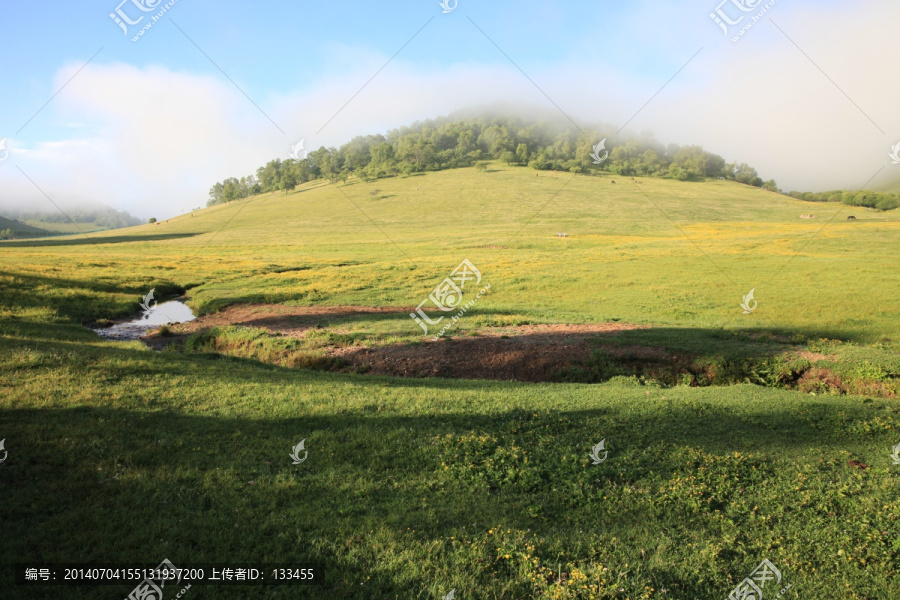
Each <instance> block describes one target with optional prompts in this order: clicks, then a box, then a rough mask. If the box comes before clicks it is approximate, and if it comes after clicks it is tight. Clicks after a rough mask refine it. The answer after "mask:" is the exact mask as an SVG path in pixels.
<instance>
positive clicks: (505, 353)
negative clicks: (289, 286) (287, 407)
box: [143, 304, 666, 382]
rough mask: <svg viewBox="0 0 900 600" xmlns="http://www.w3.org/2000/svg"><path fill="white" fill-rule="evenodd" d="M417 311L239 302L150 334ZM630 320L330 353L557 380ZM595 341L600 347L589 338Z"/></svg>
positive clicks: (618, 351)
mask: <svg viewBox="0 0 900 600" xmlns="http://www.w3.org/2000/svg"><path fill="white" fill-rule="evenodd" d="M413 310H414V308H413V307H408V308H404V307H400V308H398V307H371V306H316V307H305V306H284V305H279V304H254V305H235V306H231V307H227V308H225V309H223V310H221V311H219V312H217V313H214V314H209V315H205V316H202V317H198V318H197V319H195V320H193V321H191V322H188V323H180V324H177V325H173V326H171V327H170V328H169V333H168V334H167V335H166V336H159V335H155V334H153V335H149V336H146V337H145V338H143V339H144V341H145V342H146V343H147V344H149V345H150V346H151V347H153V348H155V349H162V348H163V347H165V346H167V345H169V344H172V343H175V344H178V345H180V344H182V343H183V342H184V340H185V339H186V338H187V337H188V336H190V335H191V334H194V333H198V332H201V331H205V330H207V329H210V328H212V327H225V326H235V325H236V326H245V327H257V328H261V329H264V330H266V331H268V332H269V333H272V334H280V335H285V336H291V337H296V338H302V337H303V335H304V334H305V332H306V331H307V330H309V329H311V328H316V327H326V326H331V327H332V330H334V329H333V326H334V324H335V323H334V322H335V320H337V319H344V318H353V317H359V316H367V315H390V314H396V315H405V314H408V313H410V312H412V311H413ZM641 328H643V327H642V326H638V325H631V324H627V323H612V322H611V323H598V324H584V325H519V326H507V327H488V328H482V329H480V330H479V331H478V332H477V335H473V336H467V337H451V338H449V339H440V340H438V341H432V339H431V338H430V337H426V338H421V341H416V342H413V343H407V344H394V345H387V346H359V345H355V346H330V347H328V348H326V349H325V353H326V356H328V357H333V358H340V359H342V360H343V361H345V364H346V365H347V368H348V370H353V371H356V372H364V373H370V374H378V375H392V376H398V377H445V378H466V379H495V380H516V381H531V382H539V381H551V380H552V379H553V376H554V374H556V373H557V372H558V371H559V370H561V369H565V368H567V367H570V366H573V365H577V364H581V363H582V362H583V361H585V360H587V359H589V358H590V356H591V352H592V350H593V349H595V348H596V347H597V341H596V338H597V337H598V336H599V335H609V334H613V335H614V334H615V333H617V332H620V331H626V330H632V329H641ZM592 338H593V339H594V341H593V343H592V342H589V340H591V339H592ZM609 351H610V354H611V355H613V356H620V357H628V358H639V357H646V358H651V357H652V359H654V360H660V359H663V358H664V356H665V354H666V353H665V351H664V350H663V349H661V348H650V347H642V346H623V347H617V346H610V347H609Z"/></svg>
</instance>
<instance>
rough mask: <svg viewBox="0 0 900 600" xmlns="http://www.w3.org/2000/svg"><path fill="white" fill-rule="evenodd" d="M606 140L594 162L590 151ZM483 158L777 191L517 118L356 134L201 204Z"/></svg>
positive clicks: (652, 150)
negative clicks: (310, 183) (716, 180)
mask: <svg viewBox="0 0 900 600" xmlns="http://www.w3.org/2000/svg"><path fill="white" fill-rule="evenodd" d="M604 138H605V139H606V144H605V150H601V151H600V156H601V157H603V156H604V155H605V152H609V155H608V156H607V157H606V160H604V161H603V162H602V163H601V164H599V165H595V164H593V162H594V161H593V159H592V158H591V156H590V154H591V152H593V147H594V145H596V144H597V143H598V142H600V141H601V140H603V139H604ZM486 160H500V161H503V162H506V163H507V164H510V165H521V166H529V167H532V168H534V169H538V170H541V171H551V170H556V171H568V172H571V173H585V174H587V173H591V172H595V171H606V172H610V173H614V174H616V175H623V176H647V177H651V176H657V177H669V178H673V179H678V180H681V181H687V180H698V179H704V178H723V179H729V180H733V181H738V182H740V183H745V184H748V185H753V186H757V187H765V188H767V189H771V190H773V191H775V190H777V187H776V185H775V182H774V181H766V182H764V181H763V180H762V178H761V177H759V175H758V173H757V172H756V170H755V169H754V168H753V167H750V166H749V165H746V164H744V163H740V164H734V163H727V162H725V159H724V158H722V157H721V156H718V155H716V154H712V153H710V152H706V151H704V150H703V148H701V147H700V146H683V147H682V146H677V145H675V144H670V145H668V146H663V145H662V144H660V143H659V142H657V141H656V140H655V139H653V138H652V136H648V135H643V136H640V137H636V136H622V137H615V136H614V134H611V133H602V132H599V131H582V130H578V129H576V128H574V127H568V128H566V127H561V126H560V125H555V124H552V123H549V122H541V123H526V122H525V121H523V120H522V119H519V118H512V117H505V118H487V117H481V118H472V119H466V120H451V119H449V118H447V119H437V120H428V121H424V122H421V123H415V124H414V125H412V126H410V127H402V128H399V129H394V130H392V131H390V132H388V133H387V135H380V134H379V135H367V136H359V137H356V138H354V139H352V140H350V141H349V142H347V143H346V144H344V145H343V146H341V147H340V148H324V147H322V148H319V149H318V150H314V151H312V152H309V154H308V155H307V157H306V159H304V160H294V159H286V160H281V159H275V160H272V161H269V162H268V163H266V165H265V166H262V167H260V168H259V169H257V170H256V174H255V175H250V176H248V177H241V178H240V179H238V178H235V177H230V178H228V179H226V180H224V181H222V182H219V183H216V184H215V185H214V186H213V187H212V188H211V189H210V192H209V202H208V205H209V206H212V205H215V204H220V203H223V202H231V201H233V200H240V199H242V198H247V197H248V196H253V195H256V194H262V193H266V192H272V191H275V190H284V191H285V192H287V191H290V190H293V189H294V188H295V187H297V186H298V185H300V184H303V183H306V182H307V181H312V180H315V179H324V180H328V181H331V182H339V181H341V182H342V181H346V180H347V179H349V178H350V177H351V176H354V177H357V178H358V179H360V180H363V181H369V180H372V179H380V178H383V177H393V176H397V175H409V174H411V173H416V172H424V171H440V170H443V169H454V168H459V167H471V166H473V165H476V164H477V163H479V162H482V161H486Z"/></svg>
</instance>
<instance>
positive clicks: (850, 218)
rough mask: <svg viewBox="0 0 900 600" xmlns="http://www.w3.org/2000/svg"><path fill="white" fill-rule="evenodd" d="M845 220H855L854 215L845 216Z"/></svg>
mask: <svg viewBox="0 0 900 600" xmlns="http://www.w3.org/2000/svg"><path fill="white" fill-rule="evenodd" d="M847 220H848V221H855V220H856V217H854V216H853V215H850V216H849V217H847Z"/></svg>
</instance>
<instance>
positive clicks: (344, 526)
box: [0, 342, 888, 600]
mask: <svg viewBox="0 0 900 600" xmlns="http://www.w3.org/2000/svg"><path fill="white" fill-rule="evenodd" d="M21 346H22V347H27V348H30V349H33V350H35V351H39V352H45V353H52V354H50V355H51V356H56V355H57V354H58V352H59V350H60V344H59V343H56V344H54V343H49V342H48V343H35V342H29V343H27V344H25V343H23V344H21ZM5 347H8V346H5ZM71 347H72V349H73V351H74V352H76V353H78V356H77V358H73V359H72V360H74V361H75V362H77V365H78V369H77V379H71V380H70V379H67V378H68V377H72V376H73V375H71V374H67V375H65V377H64V378H63V379H61V380H59V381H58V382H55V383H53V384H51V385H50V387H47V388H34V387H32V388H29V389H31V390H32V391H31V392H29V393H30V394H31V395H32V396H31V397H32V398H33V400H34V401H35V403H36V404H42V403H44V402H45V401H46V404H44V405H43V407H42V408H22V404H21V401H19V402H17V403H16V404H14V405H11V406H10V407H9V408H6V409H4V410H2V411H0V431H2V432H3V437H4V438H5V439H6V450H7V451H9V458H8V460H7V461H5V463H4V464H2V465H0V489H3V496H4V500H3V503H4V516H3V537H4V540H5V543H6V552H7V553H8V554H9V555H10V556H15V557H16V560H17V561H19V562H22V561H41V562H88V563H89V562H101V561H105V562H113V563H123V562H128V561H136V562H141V563H148V562H158V561H161V560H162V559H163V558H168V559H169V560H171V561H172V562H173V563H174V564H175V565H177V566H189V565H191V564H197V563H212V562H228V561H258V562H273V563H274V562H286V561H292V562H296V563H302V562H305V561H308V562H317V563H323V564H324V567H325V573H324V575H323V577H324V581H325V583H326V585H325V586H324V587H321V588H312V589H303V588H291V589H290V591H287V590H285V589H281V590H276V591H279V594H284V593H285V592H287V595H288V596H289V597H298V598H321V597H328V598H342V599H344V598H346V599H359V600H363V599H366V600H368V599H369V598H372V597H377V598H386V597H394V596H395V595H399V596H400V597H417V596H418V595H422V594H423V593H424V592H425V590H430V589H431V586H433V585H434V582H435V579H436V578H438V577H440V578H446V577H448V576H452V575H450V574H452V573H453V572H457V573H458V572H460V570H465V571H472V572H473V573H475V574H476V575H475V576H476V577H477V578H478V579H479V580H483V581H484V582H485V585H488V584H489V583H490V582H491V581H493V580H492V579H491V578H492V575H491V570H497V569H498V568H501V567H502V561H501V562H499V563H498V561H497V557H496V554H495V552H494V544H493V541H492V540H491V543H488V542H485V543H483V544H481V542H479V544H480V545H477V546H476V550H473V551H471V552H468V551H460V550H459V549H457V548H456V547H455V546H453V545H452V544H451V541H450V540H451V538H455V539H458V540H469V539H470V538H473V537H474V538H478V539H480V537H479V536H482V537H483V536H484V535H485V534H486V532H487V531H488V530H489V529H490V528H493V527H496V526H497V525H498V524H500V525H502V527H503V528H509V529H511V530H517V531H522V532H525V531H528V532H531V533H529V534H528V535H529V536H530V535H531V534H532V533H533V534H534V535H536V536H538V539H543V540H549V547H544V546H542V547H541V551H542V552H544V553H545V554H544V555H543V556H542V558H543V559H544V560H545V561H547V562H549V561H550V560H553V561H556V560H557V559H559V557H560V556H562V557H563V558H561V559H560V560H563V561H565V560H566V559H567V557H568V558H573V559H577V560H589V559H592V557H593V553H592V551H589V550H587V548H588V547H590V546H591V543H592V542H591V540H593V539H594V536H596V535H597V534H598V532H599V535H600V536H601V538H602V539H603V540H604V541H605V546H609V547H611V546H614V545H616V544H615V540H616V539H618V540H620V542H618V547H619V548H621V547H623V546H622V545H623V544H624V548H625V549H624V550H620V552H621V553H620V554H619V555H618V557H619V559H620V560H621V562H622V563H623V564H624V563H625V562H629V561H630V562H632V563H633V564H638V563H639V561H641V559H642V556H643V554H642V551H641V553H639V550H640V549H642V548H655V547H656V546H657V545H658V541H654V540H655V539H656V538H657V536H658V535H659V533H660V531H661V530H664V531H665V535H666V536H671V537H678V536H685V537H687V536H691V539H693V540H695V541H697V540H698V539H699V540H700V545H701V546H703V547H705V545H708V544H716V543H719V538H720V536H721V535H722V531H720V530H719V529H718V526H717V525H715V524H714V523H715V521H712V522H711V521H710V519H709V518H708V517H709V515H708V513H709V512H711V511H726V510H727V509H728V507H730V506H738V505H740V504H741V501H742V500H743V499H744V498H745V496H746V495H747V494H751V490H753V491H755V493H757V494H759V493H760V490H765V489H766V486H770V487H771V486H777V485H781V484H782V483H783V482H784V481H785V477H786V476H785V473H784V472H782V471H781V470H782V469H785V470H787V471H788V472H790V469H792V468H794V466H795V465H796V464H798V463H802V462H804V461H805V462H809V461H810V460H813V461H815V460H819V461H821V460H822V459H821V457H823V456H824V457H828V456H832V455H833V456H835V457H840V456H841V453H842V452H853V453H854V454H855V455H856V456H858V457H859V458H861V459H863V460H866V461H869V462H872V463H873V464H875V460H877V456H876V452H875V451H873V450H872V449H871V448H869V445H870V444H871V443H872V440H873V436H872V434H871V433H868V430H867V429H866V423H870V422H872V421H873V420H877V419H878V418H883V417H884V416H885V415H886V413H885V412H883V411H884V410H885V406H883V405H882V404H883V403H874V404H868V405H867V404H862V403H859V402H854V401H852V399H847V398H826V399H819V398H810V397H808V396H802V395H797V394H790V393H788V392H781V391H771V390H767V391H762V390H761V391H759V392H757V391H756V389H757V388H751V387H749V386H748V387H745V388H740V389H741V390H742V391H740V392H739V393H736V392H735V391H734V390H724V391H717V390H703V391H698V390H686V389H683V388H682V389H678V390H660V389H654V388H645V387H641V386H630V387H629V386H616V385H613V386H608V387H607V386H600V387H593V388H584V387H580V386H579V387H568V388H566V390H567V391H565V392H563V391H562V390H563V388H561V387H559V386H546V387H544V388H543V389H539V388H534V387H530V386H528V387H525V388H523V387H522V386H519V385H516V384H510V383H500V382H484V381H449V380H437V379H427V380H421V379H419V380H414V379H406V380H398V379H392V378H384V377H367V378H359V377H354V376H350V375H344V374H326V373H314V372H298V371H295V370H290V369H283V368H278V367H273V366H266V365H260V364H258V363H256V362H254V361H249V360H241V359H233V358H218V359H215V360H210V359H208V358H207V357H203V356H182V355H178V354H149V355H148V353H147V352H143V351H138V350H132V349H128V348H122V347H118V346H111V347H107V348H95V349H92V350H90V351H84V350H80V351H79V350H77V345H75V344H73V345H72V346H71ZM101 357H106V358H107V359H111V361H112V362H110V361H100V360H98V359H99V358H101ZM53 360H54V361H57V360H59V359H58V358H54V359H53ZM41 368H50V365H46V364H44V365H43V366H42V367H41ZM51 372H52V371H51ZM66 372H67V373H68V371H66ZM73 373H74V372H73ZM82 378H83V380H84V382H85V383H87V382H102V385H100V386H99V387H96V389H95V391H96V392H99V393H101V394H102V398H103V399H102V400H101V399H99V398H98V399H97V400H94V399H90V400H86V399H82V400H79V401H78V402H92V403H94V405H92V406H87V405H82V406H68V407H66V406H65V405H62V406H60V403H61V402H65V400H64V399H63V400H61V399H60V397H59V394H60V393H62V392H64V389H65V386H69V387H70V388H72V389H73V392H74V389H76V388H77V387H80V384H79V381H81V379H82ZM136 382H143V383H144V385H140V386H135V383H136ZM29 385H32V386H33V385H34V384H33V382H32V383H31V384H29ZM60 386H63V387H60ZM568 390H572V391H568ZM588 390H589V391H588ZM757 394H759V395H757ZM763 394H764V395H763ZM45 395H48V396H47V397H46V398H45V397H44V396H45ZM879 411H882V412H879ZM875 437H876V438H878V440H877V441H878V444H881V438H882V437H885V436H884V435H877V436H875ZM600 438H604V439H606V440H607V448H608V449H609V450H610V452H611V455H610V460H608V461H606V462H604V463H603V464H602V465H597V466H593V465H592V466H588V461H587V453H588V452H589V450H590V448H591V447H592V445H593V444H596V443H597V442H598V441H599V439H600ZM300 440H305V451H307V452H308V453H309V454H308V457H307V458H306V459H305V460H304V461H303V462H302V463H301V464H300V465H294V464H292V460H291V458H290V457H289V454H290V452H291V449H292V448H293V447H294V446H295V445H296V444H297V443H298V442H299V441H300ZM878 444H876V445H877V447H878V448H880V447H881V445H884V446H885V448H887V447H888V446H887V445H886V444H887V440H886V439H885V441H884V444H881V445H878ZM513 450H514V451H515V453H514V454H509V451H513ZM517 454H518V456H517ZM870 455H871V456H870ZM523 457H524V458H527V460H523ZM881 458H883V459H884V461H883V462H886V461H887V458H886V457H881ZM720 461H721V462H720ZM843 462H844V461H843V460H841V459H840V458H838V459H836V460H831V461H827V460H826V462H824V463H822V467H821V469H822V470H821V475H820V476H817V477H819V478H820V479H821V481H818V482H812V483H810V484H809V487H810V489H815V484H817V483H818V484H822V485H827V487H828V489H831V488H833V487H835V486H841V485H848V483H847V481H849V478H850V477H853V476H855V475H854V473H855V472H854V471H851V470H849V468H848V467H845V466H844V465H843ZM726 467H727V470H726V471H724V473H725V477H726V478H727V480H728V481H732V480H735V481H738V482H739V485H724V484H723V485H721V486H720V487H718V488H716V489H715V491H714V492H713V491H709V492H708V496H709V497H706V496H701V497H696V498H695V497H693V496H690V495H688V496H685V497H684V498H681V499H679V498H664V497H663V496H659V497H655V496H650V494H651V490H652V489H654V486H664V485H668V483H667V482H670V481H675V480H678V481H681V480H684V481H688V480H691V479H696V478H698V477H699V478H701V479H703V480H704V481H705V480H706V479H705V478H709V482H710V485H712V484H713V482H717V481H722V480H724V479H723V477H722V472H720V470H721V469H725V468H726ZM672 485H676V484H672ZM678 485H680V484H678ZM785 485H786V484H785ZM790 485H791V486H792V485H793V483H791V484H790ZM678 489H679V488H678V487H677V485H676V487H674V488H672V490H674V491H677V490H678ZM698 489H700V488H698ZM786 489H787V488H786ZM745 490H746V491H745ZM638 492H640V493H638ZM705 493H707V492H705ZM752 497H753V501H754V502H756V503H759V504H760V506H763V507H765V506H767V504H765V503H766V502H769V501H770V499H769V498H767V497H760V496H752ZM651 500H652V501H651ZM777 500H779V501H780V499H777ZM771 501H774V500H771ZM856 501H857V500H856V499H853V498H851V499H850V500H848V501H847V504H846V506H845V505H841V507H840V508H838V509H837V510H843V509H844V508H846V509H847V510H853V506H855V504H854V503H855V502H856ZM698 502H700V503H701V506H700V509H696V508H692V507H694V506H695V505H696V504H697V503H698ZM823 502H824V500H823ZM776 506H781V504H776ZM785 506H786V509H784V508H783V509H782V510H787V512H789V513H790V512H791V509H790V506H789V505H785ZM833 509H834V508H833V506H832V505H830V504H829V505H828V506H827V507H826V506H825V505H823V506H822V507H819V508H818V509H816V510H815V511H812V512H810V513H809V514H808V515H807V516H813V513H815V516H817V517H818V516H819V512H821V513H822V515H821V516H822V518H824V511H826V510H833ZM731 510H737V509H731ZM763 510H765V508H764V509H763ZM728 518H729V519H731V518H737V517H736V516H735V515H732V514H729V516H728ZM782 518H783V517H782ZM711 523H712V524H711ZM648 524H655V525H653V526H648ZM742 526H743V527H744V528H745V529H746V530H745V534H746V535H747V536H748V540H753V539H754V536H757V535H758V536H760V538H766V536H769V535H772V536H774V535H776V532H771V531H769V530H770V529H771V528H772V523H769V522H767V521H758V520H757V521H748V522H745V523H744V524H743V525H742ZM783 533H784V532H783V530H780V531H778V532H777V535H783ZM863 533H865V532H863ZM825 537H827V536H825ZM766 539H767V538H766ZM789 539H790V538H789ZM804 539H805V538H804ZM808 542H809V540H807V541H806V542H804V544H807V543H808ZM827 542H828V546H829V548H831V547H832V546H833V540H827ZM785 543H789V542H785ZM748 544H749V542H748ZM482 546H483V547H482ZM688 546H689V545H688V544H679V545H678V546H677V548H676V549H672V550H670V552H671V553H672V554H671V555H669V556H667V557H666V565H672V564H689V563H690V562H691V561H690V560H688V559H690V558H696V557H695V556H693V555H691V554H690V551H689V550H687V548H688ZM750 546H752V544H750ZM757 550H758V548H755V547H749V546H748V548H745V549H744V550H742V552H746V553H748V555H747V556H745V555H744V554H742V553H734V552H731V553H727V552H725V553H723V554H721V555H720V556H719V557H718V558H717V559H716V560H717V561H718V565H719V567H721V568H722V572H721V573H720V572H704V573H703V575H704V577H703V578H702V583H701V582H700V578H698V577H693V576H692V574H691V573H689V572H688V571H686V570H681V569H679V568H671V567H669V566H666V567H662V566H660V565H659V564H657V566H653V565H649V564H648V565H647V566H644V567H642V569H643V574H642V577H645V578H647V579H645V581H646V580H649V581H653V582H656V583H658V584H660V585H665V586H666V587H668V588H669V589H673V588H676V589H678V590H680V591H681V592H682V593H681V594H680V597H684V598H688V597H712V596H711V594H713V593H714V592H718V590H719V588H720V587H721V588H724V587H725V584H726V576H725V575H724V573H725V572H729V573H730V572H740V573H743V572H744V571H745V570H746V568H745V565H744V562H748V561H754V565H755V564H756V563H755V561H758V560H759V559H758V557H756V556H755V555H754V554H753V553H754V552H756V551H757ZM682 552H683V553H684V554H682ZM479 560H480V561H482V562H479ZM604 560H609V559H608V558H606V559H604ZM498 565H499V566H498ZM610 566H613V565H610ZM619 566H621V565H619ZM751 566H753V565H751ZM501 576H502V575H501ZM510 577H512V575H510ZM516 585H518V586H519V587H517V588H516V589H515V593H512V592H510V593H511V594H512V595H510V596H508V597H510V598H512V597H527V591H528V590H527V589H526V588H525V587H524V584H523V583H521V582H519V583H517V584H516ZM132 587H134V586H126V588H123V590H121V591H124V593H122V594H118V595H113V594H112V593H111V592H112V591H113V590H116V591H117V593H118V591H119V590H118V588H108V590H107V592H109V593H110V597H124V596H125V595H126V594H127V592H128V591H130V589H131V588H132ZM450 587H453V586H451V585H448V586H446V588H447V590H449V588H450ZM520 588H522V589H520ZM97 590H99V588H96V589H93V590H92V589H91V588H45V589H42V590H34V593H33V595H30V596H29V597H32V598H51V597H52V598H57V597H60V596H59V594H60V593H61V592H62V593H63V595H64V596H65V597H72V598H89V597H90V598H95V597H98V596H97V594H98V593H99V592H98V591H97ZM30 591H31V590H30ZM250 591H254V592H258V593H255V594H254V596H253V597H270V596H268V595H267V594H269V593H270V592H271V591H273V590H272V589H271V588H269V589H266V590H252V589H251V588H215V587H214V588H208V587H207V588H203V587H202V586H196V587H195V589H194V590H192V596H193V595H196V597H197V598H245V597H248V594H249V593H250ZM445 591H446V590H445ZM107 592H103V593H104V594H106V593H107ZM523 594H524V595H523ZM426 595H428V594H426ZM720 595H721V594H720ZM104 597H105V596H104ZM498 597H499V596H498ZM503 597H507V596H503Z"/></svg>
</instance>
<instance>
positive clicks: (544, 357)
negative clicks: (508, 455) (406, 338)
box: [334, 323, 657, 382]
mask: <svg viewBox="0 0 900 600" xmlns="http://www.w3.org/2000/svg"><path fill="white" fill-rule="evenodd" d="M638 328H640V327H639V326H637V325H629V324H624V323H599V324H593V325H521V326H516V327H500V328H485V329H482V330H480V331H479V332H478V333H479V335H477V336H472V337H465V338H452V339H441V340H438V341H436V342H432V341H431V340H430V339H429V340H428V341H427V342H422V343H418V344H404V345H394V346H383V347H376V348H365V347H364V348H356V347H351V348H337V349H335V351H334V355H335V356H339V357H341V358H343V359H344V360H346V361H347V362H348V363H350V364H351V365H353V366H355V367H358V368H361V369H363V370H365V371H366V372H369V373H377V374H381V375H393V376H397V377H445V378H465V379H497V380H505V381H509V380H514V381H531V382H540V381H552V380H553V377H554V375H555V374H556V373H557V372H559V371H560V370H561V369H565V368H567V367H570V366H572V365H576V364H579V363H581V362H583V361H585V360H587V359H588V358H590V356H591V352H592V350H593V349H594V348H595V347H596V344H592V343H590V342H589V341H588V340H589V339H591V338H595V337H596V336H597V335H598V334H608V333H614V332H618V331H625V330H628V329H638ZM644 350H646V351H647V352H648V353H652V352H654V351H656V350H657V349H655V348H646V349H644Z"/></svg>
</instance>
